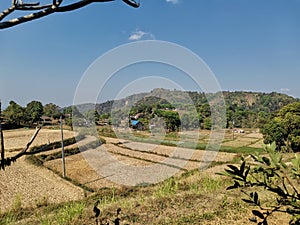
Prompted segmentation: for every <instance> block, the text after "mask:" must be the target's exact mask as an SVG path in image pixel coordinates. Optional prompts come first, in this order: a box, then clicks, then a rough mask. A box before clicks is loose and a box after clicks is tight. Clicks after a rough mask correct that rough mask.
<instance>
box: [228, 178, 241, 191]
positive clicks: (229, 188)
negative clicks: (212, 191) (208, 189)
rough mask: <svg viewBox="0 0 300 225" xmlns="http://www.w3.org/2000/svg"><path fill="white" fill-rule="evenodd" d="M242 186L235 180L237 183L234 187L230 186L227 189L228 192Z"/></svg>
mask: <svg viewBox="0 0 300 225" xmlns="http://www.w3.org/2000/svg"><path fill="white" fill-rule="evenodd" d="M240 186H241V185H240V183H239V182H237V181H236V180H235V181H234V185H232V186H229V187H228V188H226V190H231V189H235V188H238V187H240Z"/></svg>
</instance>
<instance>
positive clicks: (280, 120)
mask: <svg viewBox="0 0 300 225" xmlns="http://www.w3.org/2000/svg"><path fill="white" fill-rule="evenodd" d="M262 133H263V135H264V138H265V143H266V144H268V143H269V144H270V143H272V142H275V143H276V145H277V148H278V149H282V147H285V148H287V149H288V150H290V149H291V150H292V151H294V152H297V151H300V102H296V103H292V104H289V105H287V106H284V107H283V108H282V109H281V110H280V111H279V112H278V114H277V116H276V117H275V118H273V119H272V120H271V121H270V122H269V123H267V124H266V125H265V127H264V129H262Z"/></svg>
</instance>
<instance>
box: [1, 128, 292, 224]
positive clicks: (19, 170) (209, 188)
mask: <svg viewBox="0 0 300 225" xmlns="http://www.w3.org/2000/svg"><path fill="white" fill-rule="evenodd" d="M33 132H34V130H25V129H20V130H14V131H6V132H4V136H5V141H6V142H5V147H6V150H7V152H6V155H11V154H15V153H16V151H17V150H19V149H21V148H22V147H24V145H25V144H26V143H27V142H28V140H29V139H30V137H31V135H32V133H33ZM74 135H75V136H76V134H74V133H73V132H71V131H67V130H65V131H64V137H65V139H68V138H71V137H73V136H74ZM209 135H210V132H209V131H201V132H200V135H199V139H198V143H197V144H198V145H203V144H205V143H206V142H207V140H208V138H209ZM134 136H135V137H139V138H141V137H147V133H142V132H138V133H136V134H135V135H134ZM102 138H103V139H104V140H105V143H104V142H103V144H102V145H100V146H98V145H93V142H94V141H95V139H96V138H95V137H92V136H88V135H87V136H85V137H84V138H83V139H81V140H79V141H78V142H77V143H75V144H70V145H67V146H65V152H66V153H67V154H66V155H67V157H66V172H67V179H63V178H62V177H61V175H62V163H61V158H60V156H59V154H60V151H61V150H60V148H57V149H50V150H47V151H45V152H41V153H38V154H35V155H34V156H26V157H24V158H21V159H18V161H17V162H16V163H14V164H12V165H11V166H10V167H7V168H6V170H5V171H1V173H0V177H1V178H0V187H1V189H0V190H1V200H0V201H1V202H0V203H1V212H2V213H3V214H2V217H1V218H2V221H1V220H0V221H1V223H0V224H94V219H93V212H92V206H93V204H94V202H95V200H96V199H100V207H101V210H102V211H103V213H102V215H101V219H102V220H103V221H104V220H107V219H111V218H113V217H114V213H113V212H114V210H115V209H116V208H117V207H121V208H122V214H121V216H122V221H123V223H124V224H126V223H129V224H149V223H150V224H186V223H190V224H199V223H201V224H249V220H248V219H249V218H250V217H251V216H252V215H251V210H249V209H248V208H247V207H246V206H245V205H244V203H243V202H242V201H240V200H239V198H238V195H239V193H233V192H227V191H226V190H225V189H226V187H227V186H228V185H229V184H230V182H229V180H228V179H227V178H224V177H221V176H218V175H216V174H215V173H216V172H220V171H222V170H224V168H225V167H226V164H228V163H236V162H239V156H240V155H241V153H240V152H239V151H238V149H241V150H242V151H251V149H252V151H255V150H256V149H257V148H259V147H260V146H261V145H262V135H261V134H260V133H258V132H257V131H256V130H246V131H245V133H235V134H233V133H232V132H231V131H230V130H228V131H227V132H226V133H225V137H224V140H223V145H222V148H221V151H220V152H219V153H218V154H217V156H216V157H215V158H214V161H213V162H212V164H211V165H210V167H209V168H207V169H206V170H204V171H200V172H199V170H198V167H199V165H200V164H201V159H202V157H203V154H204V153H205V151H204V150H200V149H199V150H198V149H197V150H194V151H193V149H188V148H183V147H180V148H183V149H184V150H185V151H193V154H192V156H191V159H190V160H188V162H187V163H186V164H185V166H184V167H182V168H180V169H179V170H178V173H177V174H176V175H175V177H173V178H169V179H167V180H166V181H164V182H160V183H158V184H155V185H150V186H146V187H126V186H122V185H120V184H116V183H114V182H112V181H111V177H103V176H101V175H100V174H99V173H97V172H96V171H95V169H94V168H93V167H92V165H91V163H89V162H90V161H89V160H88V159H87V158H86V156H88V155H89V154H92V155H93V154H96V153H97V152H101V151H103V148H105V150H107V151H108V152H109V153H110V154H111V155H112V156H113V157H114V158H115V159H117V160H118V161H119V162H122V163H124V164H126V165H132V166H150V165H154V164H160V163H163V162H164V160H165V159H166V158H168V157H170V155H171V154H172V152H173V151H174V148H176V146H172V145H170V143H174V142H176V141H177V136H176V135H174V134H173V135H171V134H170V135H167V136H166V138H165V141H164V142H165V143H163V144H157V143H153V142H152V143H146V141H137V139H135V140H131V139H127V140H125V139H116V138H112V137H102ZM59 140H60V131H59V130H53V129H42V130H41V132H40V134H39V136H38V138H37V139H36V141H35V142H34V143H33V145H34V146H40V145H42V144H49V143H52V142H55V141H59ZM81 146H91V147H90V148H87V149H85V150H84V151H83V152H80V151H78V147H81ZM235 149H237V151H236V152H234V150H235ZM33 158H34V159H38V162H39V165H36V160H33ZM97 160H98V159H97ZM99 163H100V164H101V163H105V162H101V160H100V161H99ZM164 166H165V167H166V168H168V167H172V166H174V165H171V164H166V165H164ZM149 176H151V174H149ZM75 209H76V210H77V211H76V210H75ZM63 210H71V211H72V210H75V211H76V212H77V214H76V213H75V214H74V215H73V217H72V218H68V219H62V218H61V220H63V221H65V222H59V221H60V219H59V218H57V217H55V216H54V215H53V213H54V214H55V212H56V213H58V215H60V214H61V217H63V216H64V213H63ZM20 211H22V212H23V213H22V214H20ZM68 212H69V211H68ZM67 214H69V213H67ZM65 216H66V215H65ZM5 221H6V222H5ZM276 221H277V222H274V223H273V224H283V223H285V222H286V221H287V218H277V220H276ZM123 223H122V224H123Z"/></svg>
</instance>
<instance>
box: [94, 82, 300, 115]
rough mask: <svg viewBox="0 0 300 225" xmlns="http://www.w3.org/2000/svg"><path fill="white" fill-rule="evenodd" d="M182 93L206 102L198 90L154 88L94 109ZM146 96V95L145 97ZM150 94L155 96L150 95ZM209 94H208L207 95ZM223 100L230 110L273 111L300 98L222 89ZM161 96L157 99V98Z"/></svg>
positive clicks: (151, 101) (106, 110)
mask: <svg viewBox="0 0 300 225" xmlns="http://www.w3.org/2000/svg"><path fill="white" fill-rule="evenodd" d="M183 94H188V95H189V97H190V98H191V100H192V101H193V102H194V104H195V105H196V106H199V105H203V104H207V99H206V97H207V96H206V95H205V94H204V93H199V92H182V91H178V90H174V91H170V90H167V89H162V88H158V89H154V90H153V91H151V92H150V93H139V94H134V95H131V96H128V97H126V98H125V99H121V100H116V101H115V102H114V101H107V102H104V103H100V104H97V106H96V110H97V111H98V112H99V113H100V114H103V113H110V111H111V107H112V105H113V104H118V105H125V103H127V104H128V105H135V104H136V103H138V104H145V105H153V104H159V101H160V102H161V103H164V102H165V101H164V96H171V95H172V96H174V97H176V98H179V97H182V96H184V95H183ZM147 96H148V97H147ZM151 96H155V97H152V98H151ZM208 96H209V95H208ZM223 96H224V100H225V102H226V105H227V108H228V109H231V110H234V111H236V110H250V111H252V112H266V113H273V112H276V111H278V110H279V109H280V108H282V107H283V106H285V105H287V104H290V103H293V102H297V101H300V99H297V98H293V97H291V96H288V95H286V94H282V93H277V92H272V93H262V92H248V91H247V92H246V91H234V92H230V91H224V92H223ZM159 97H160V98H161V99H160V100H158V98H159Z"/></svg>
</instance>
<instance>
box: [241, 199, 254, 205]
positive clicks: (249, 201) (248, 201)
mask: <svg viewBox="0 0 300 225" xmlns="http://www.w3.org/2000/svg"><path fill="white" fill-rule="evenodd" d="M242 201H244V202H246V203H250V204H253V203H254V202H253V201H252V200H249V199H245V198H242Z"/></svg>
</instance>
